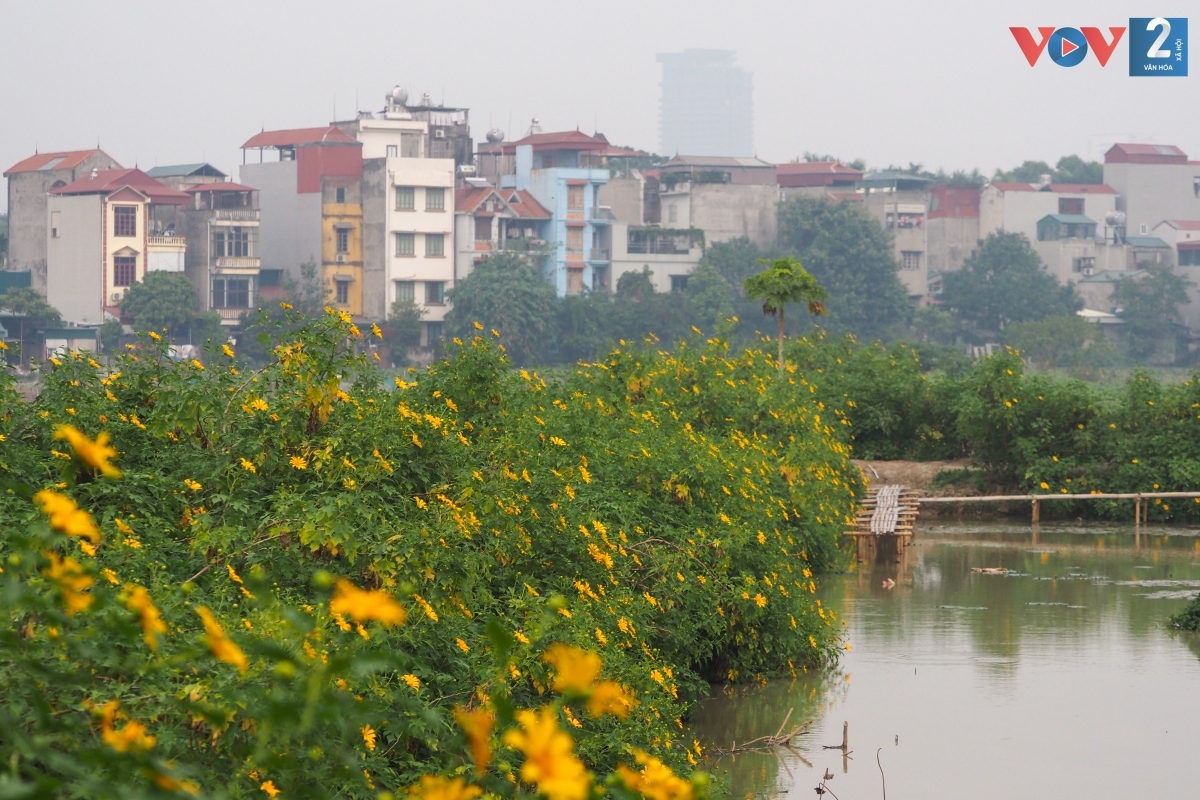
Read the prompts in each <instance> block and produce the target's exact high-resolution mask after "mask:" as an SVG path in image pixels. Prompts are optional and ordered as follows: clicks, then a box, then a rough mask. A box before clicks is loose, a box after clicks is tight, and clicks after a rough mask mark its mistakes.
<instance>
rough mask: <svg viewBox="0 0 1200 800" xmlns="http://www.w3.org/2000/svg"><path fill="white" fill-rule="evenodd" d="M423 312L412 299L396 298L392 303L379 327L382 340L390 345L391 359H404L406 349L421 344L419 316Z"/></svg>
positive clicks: (420, 316)
mask: <svg viewBox="0 0 1200 800" xmlns="http://www.w3.org/2000/svg"><path fill="white" fill-rule="evenodd" d="M425 313H426V312H425V309H423V308H421V307H420V306H418V305H417V304H416V302H415V301H413V300H396V301H395V302H394V303H392V308H391V310H390V311H388V318H387V321H386V322H385V323H384V324H383V325H382V326H381V327H382V328H383V340H384V341H385V342H387V343H388V345H389V346H390V347H391V350H392V360H393V361H396V362H397V363H399V362H401V361H404V360H405V358H406V357H407V352H408V349H409V348H410V347H417V346H418V345H420V344H421V318H422V317H424V316H425ZM397 356H399V358H397Z"/></svg>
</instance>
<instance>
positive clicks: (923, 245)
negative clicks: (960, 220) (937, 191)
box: [859, 171, 932, 300]
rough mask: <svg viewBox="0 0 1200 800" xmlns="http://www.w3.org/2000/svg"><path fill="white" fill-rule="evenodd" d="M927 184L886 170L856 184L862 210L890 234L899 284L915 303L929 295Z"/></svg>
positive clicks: (924, 179)
mask: <svg viewBox="0 0 1200 800" xmlns="http://www.w3.org/2000/svg"><path fill="white" fill-rule="evenodd" d="M931 183H932V181H931V180H930V179H929V178H922V177H920V176H918V175H911V174H909V173H907V172H887V171H885V172H870V173H867V174H866V175H864V176H863V179H862V181H861V182H860V183H859V187H860V189H861V191H862V192H863V205H864V207H865V208H866V209H867V211H868V212H869V213H870V214H871V215H872V216H874V217H875V218H876V219H878V220H879V221H880V223H882V224H883V227H884V228H886V229H887V231H888V232H889V233H890V234H891V235H892V247H893V253H894V255H895V257H896V260H897V261H898V262H899V263H900V281H901V283H903V284H904V287H905V289H907V290H908V296H909V297H911V298H913V299H916V300H923V299H925V298H926V297H928V295H929V280H928V278H929V258H928V250H929V247H928V242H927V240H926V233H925V214H926V212H927V210H928V209H927V202H928V198H929V185H930V184H931Z"/></svg>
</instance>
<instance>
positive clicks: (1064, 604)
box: [1025, 601, 1067, 607]
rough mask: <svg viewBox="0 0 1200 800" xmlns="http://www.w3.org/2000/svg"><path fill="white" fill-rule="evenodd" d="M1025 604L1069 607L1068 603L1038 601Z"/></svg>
mask: <svg viewBox="0 0 1200 800" xmlns="http://www.w3.org/2000/svg"><path fill="white" fill-rule="evenodd" d="M1025 605H1027V606H1063V607H1067V604H1066V603H1043V602H1038V601H1034V602H1031V603H1026V604H1025Z"/></svg>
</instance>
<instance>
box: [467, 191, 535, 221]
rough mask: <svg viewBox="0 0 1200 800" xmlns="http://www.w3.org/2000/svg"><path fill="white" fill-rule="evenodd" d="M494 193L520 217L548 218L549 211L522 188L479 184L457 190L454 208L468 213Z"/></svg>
mask: <svg viewBox="0 0 1200 800" xmlns="http://www.w3.org/2000/svg"><path fill="white" fill-rule="evenodd" d="M493 194H494V195H495V196H496V198H497V199H498V200H499V201H500V202H501V203H502V204H503V205H505V206H507V208H508V210H510V211H512V213H513V214H515V215H516V216H517V217H520V218H521V219H550V212H549V211H547V210H546V209H545V208H543V207H542V204H541V203H539V202H538V201H537V200H535V199H534V197H533V195H531V194H530V193H529V192H527V191H525V190H523V189H496V188H495V187H492V186H481V187H478V188H474V189H470V190H459V191H458V192H455V195H454V210H455V211H459V212H462V213H464V214H469V213H471V212H473V211H475V210H476V209H477V208H479V206H480V205H481V204H482V203H483V201H485V200H487V199H488V197H490V196H492V195H493Z"/></svg>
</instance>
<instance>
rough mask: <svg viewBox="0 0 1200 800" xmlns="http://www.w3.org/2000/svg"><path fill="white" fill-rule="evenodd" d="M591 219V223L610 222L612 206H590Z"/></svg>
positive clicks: (602, 223) (604, 223)
mask: <svg viewBox="0 0 1200 800" xmlns="http://www.w3.org/2000/svg"><path fill="white" fill-rule="evenodd" d="M590 213H591V219H592V222H593V223H599V224H601V225H607V224H608V223H610V222H612V219H613V214H612V208H611V207H609V206H592V210H591V212H590Z"/></svg>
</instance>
